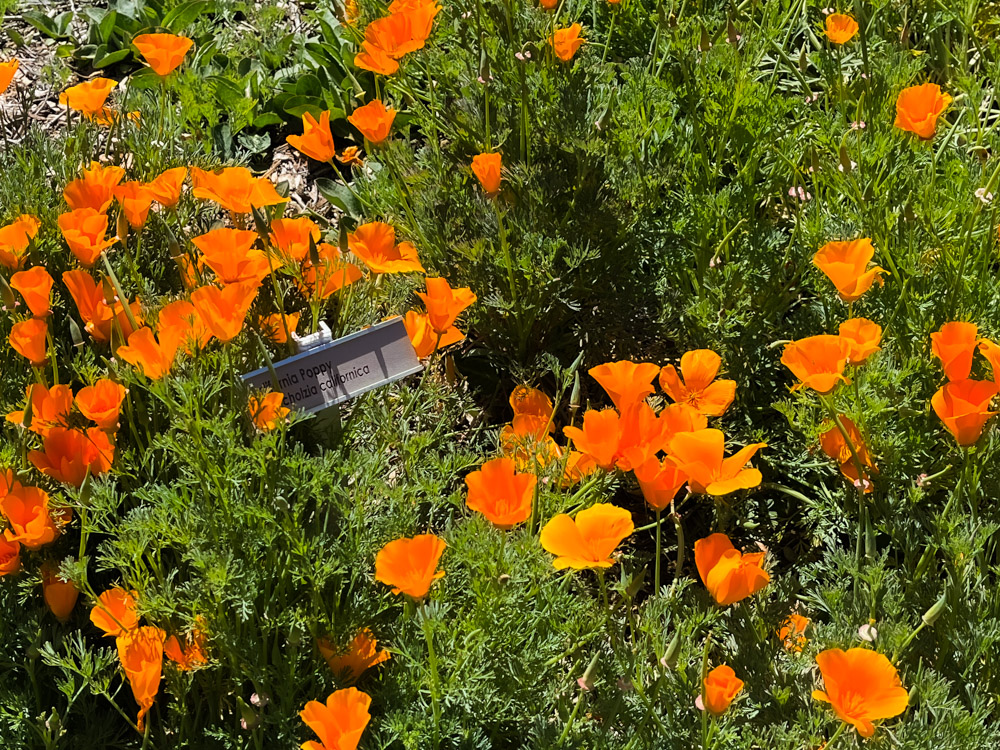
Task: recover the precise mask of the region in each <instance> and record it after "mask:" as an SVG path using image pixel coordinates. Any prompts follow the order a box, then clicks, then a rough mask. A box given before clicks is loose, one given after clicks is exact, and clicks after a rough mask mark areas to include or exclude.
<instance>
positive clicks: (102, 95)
mask: <svg viewBox="0 0 1000 750" xmlns="http://www.w3.org/2000/svg"><path fill="white" fill-rule="evenodd" d="M117 85H118V82H117V81H112V80H111V79H110V78H93V79H91V80H89V81H84V82H83V83H78V84H77V85H76V86H70V87H69V88H68V89H66V90H65V91H63V92H62V93H61V94H59V103H60V104H61V105H63V106H64V107H69V108H70V109H75V110H76V111H77V112H80V113H82V114H83V115H85V116H87V117H89V118H93V116H94V115H96V114H99V113H100V112H101V111H102V110H103V109H104V103H105V102H106V101H107V100H108V95H109V94H110V93H111V89H113V88H114V87H115V86H117Z"/></svg>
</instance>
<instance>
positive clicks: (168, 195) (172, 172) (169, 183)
mask: <svg viewBox="0 0 1000 750" xmlns="http://www.w3.org/2000/svg"><path fill="white" fill-rule="evenodd" d="M187 172H188V171H187V167H174V168H173V169H168V170H166V171H165V172H161V173H160V174H159V175H158V176H157V177H154V178H153V179H152V180H150V181H149V182H147V183H146V190H147V191H148V192H149V194H150V195H151V196H152V198H153V200H154V201H156V202H157V203H159V204H160V205H161V206H163V207H164V208H172V207H174V206H176V205H177V202H178V201H179V200H180V199H181V188H182V187H183V186H184V179H185V178H186V177H187Z"/></svg>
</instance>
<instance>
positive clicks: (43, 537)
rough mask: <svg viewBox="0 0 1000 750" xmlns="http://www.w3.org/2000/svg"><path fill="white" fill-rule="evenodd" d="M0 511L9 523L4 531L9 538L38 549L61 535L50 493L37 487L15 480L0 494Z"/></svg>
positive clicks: (11, 540)
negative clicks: (2, 494) (8, 488)
mask: <svg viewBox="0 0 1000 750" xmlns="http://www.w3.org/2000/svg"><path fill="white" fill-rule="evenodd" d="M0 513H3V515H4V516H6V518H7V522H8V523H9V524H10V528H9V529H7V530H6V531H5V532H4V536H5V537H6V538H7V541H10V542H19V543H20V544H22V545H23V546H25V547H27V548H28V549H38V548H39V547H41V546H42V545H43V544H48V543H49V542H51V541H52V540H53V539H55V538H56V537H57V536H59V529H58V528H57V527H56V525H55V523H54V522H53V520H52V516H51V515H50V514H49V493H47V492H46V491H45V490H43V489H40V488H38V487H23V486H21V484H20V483H18V482H15V483H14V485H13V486H12V487H11V488H10V491H9V492H7V494H6V495H4V496H3V497H2V498H0Z"/></svg>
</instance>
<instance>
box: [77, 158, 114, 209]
mask: <svg viewBox="0 0 1000 750" xmlns="http://www.w3.org/2000/svg"><path fill="white" fill-rule="evenodd" d="M124 178H125V170H124V169H122V168H121V167H115V166H108V167H105V166H104V165H102V164H101V163H100V162H97V161H92V162H90V168H89V169H86V168H85V169H84V170H83V176H82V177H79V178H77V179H75V180H73V181H72V182H70V183H69V184H68V185H66V188H65V189H64V190H63V198H64V199H65V200H66V203H67V204H68V205H69V207H70V210H71V211H75V210H77V209H80V208H92V209H94V211H96V212H97V213H99V214H102V213H104V212H105V211H107V210H108V208H110V207H111V201H112V200H114V197H115V188H116V187H117V186H118V185H119V183H121V181H122V180H123V179H124Z"/></svg>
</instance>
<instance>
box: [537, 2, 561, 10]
mask: <svg viewBox="0 0 1000 750" xmlns="http://www.w3.org/2000/svg"><path fill="white" fill-rule="evenodd" d="M538 4H539V5H540V6H541V7H542V8H544V9H545V10H555V9H556V8H557V7H559V0H538Z"/></svg>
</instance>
